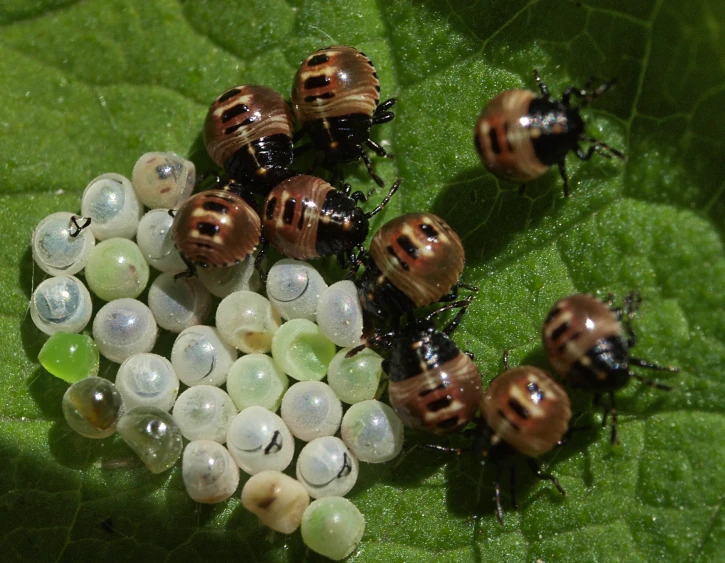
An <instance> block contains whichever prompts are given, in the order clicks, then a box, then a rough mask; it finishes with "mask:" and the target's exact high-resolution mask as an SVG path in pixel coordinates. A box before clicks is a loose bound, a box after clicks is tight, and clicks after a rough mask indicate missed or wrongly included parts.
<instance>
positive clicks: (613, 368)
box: [542, 294, 679, 443]
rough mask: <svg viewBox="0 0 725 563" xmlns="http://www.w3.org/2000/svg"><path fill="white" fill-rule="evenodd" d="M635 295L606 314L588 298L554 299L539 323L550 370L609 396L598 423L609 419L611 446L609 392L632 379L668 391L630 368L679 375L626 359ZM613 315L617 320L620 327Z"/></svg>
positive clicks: (597, 398)
mask: <svg viewBox="0 0 725 563" xmlns="http://www.w3.org/2000/svg"><path fill="white" fill-rule="evenodd" d="M639 302H640V300H639V297H638V296H636V295H630V296H627V298H626V299H625V307H624V311H621V310H612V309H611V307H609V306H608V305H607V304H606V303H603V302H602V301H600V300H599V299H596V298H595V297H592V296H591V295H585V294H578V295H572V296H570V297H565V298H563V299H560V300H559V301H558V302H557V303H556V304H555V305H554V306H553V307H552V308H551V311H549V314H548V315H547V317H546V320H545V321H544V326H543V331H542V332H543V340H544V348H545V349H546V355H547V356H548V358H549V362H550V363H551V365H552V367H553V368H554V370H556V372H557V373H558V374H559V375H560V376H561V377H563V378H564V379H565V380H566V381H568V382H569V383H570V384H571V385H572V386H574V387H581V388H584V389H589V390H591V391H593V392H594V393H595V403H596V404H599V401H600V398H601V395H603V394H607V395H609V406H608V407H606V408H605V410H604V418H603V420H602V425H605V424H606V421H607V416H608V415H611V416H612V433H611V442H612V443H615V442H616V440H617V409H616V404H615V401H614V393H615V391H617V390H618V389H621V388H622V387H624V386H625V385H627V383H629V380H630V379H631V378H632V377H634V378H636V379H638V380H640V381H641V382H643V383H645V384H647V385H649V386H650V387H654V388H656V389H662V390H663V391H670V390H671V387H669V386H667V385H663V384H661V383H657V382H655V381H652V380H650V379H647V378H645V377H643V376H641V375H639V374H638V373H636V372H634V371H632V369H631V367H632V366H639V367H643V368H648V369H655V370H661V371H671V372H677V371H679V370H678V369H677V368H674V367H666V366H660V365H658V364H654V363H652V362H648V361H646V360H640V359H637V358H633V357H632V356H630V355H629V351H630V349H631V348H632V347H633V346H634V345H635V342H636V339H635V335H634V331H633V330H632V318H633V316H634V314H635V312H636V311H637V309H638V307H639ZM618 317H622V318H623V320H624V322H623V323H621V322H620V319H619V318H618Z"/></svg>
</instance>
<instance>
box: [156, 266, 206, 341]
mask: <svg viewBox="0 0 725 563" xmlns="http://www.w3.org/2000/svg"><path fill="white" fill-rule="evenodd" d="M148 304H149V309H151V312H152V313H153V314H154V318H155V319H156V323H157V324H158V325H159V326H160V327H161V328H164V329H166V330H168V331H169V332H175V333H177V334H178V333H179V332H181V331H182V330H184V329H186V328H189V327H190V326H194V325H200V324H203V323H204V321H206V319H207V317H208V316H209V313H210V312H211V295H209V292H208V291H207V289H206V288H205V287H204V285H203V284H202V283H201V282H200V281H199V280H198V278H196V277H188V276H187V277H181V278H178V279H177V278H176V277H175V275H174V274H173V273H172V272H164V273H163V274H161V275H160V276H159V277H158V278H156V279H155V280H154V281H153V283H152V284H151V287H149V295H148Z"/></svg>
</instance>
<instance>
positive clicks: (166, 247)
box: [136, 209, 201, 274]
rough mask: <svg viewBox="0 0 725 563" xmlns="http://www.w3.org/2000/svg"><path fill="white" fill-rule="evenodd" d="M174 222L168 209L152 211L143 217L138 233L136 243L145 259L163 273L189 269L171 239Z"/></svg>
mask: <svg viewBox="0 0 725 563" xmlns="http://www.w3.org/2000/svg"><path fill="white" fill-rule="evenodd" d="M173 222H174V218H173V217H172V216H171V215H169V210H168V209H152V210H151V211H149V212H148V213H146V214H145V215H144V216H143V217H141V222H140V223H139V224H138V230H137V232H136V243H137V244H138V247H139V248H140V249H141V252H142V254H143V255H144V258H146V261H147V262H148V263H149V265H150V266H151V267H153V268H156V269H157V270H159V271H161V272H174V273H178V272H183V271H184V270H186V269H187V268H186V264H184V261H183V260H182V259H181V255H180V254H179V251H178V250H176V247H175V246H174V241H173V239H172V238H171V225H172V224H173ZM199 274H201V272H199Z"/></svg>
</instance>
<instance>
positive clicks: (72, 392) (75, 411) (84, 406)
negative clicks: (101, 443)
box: [62, 377, 123, 438]
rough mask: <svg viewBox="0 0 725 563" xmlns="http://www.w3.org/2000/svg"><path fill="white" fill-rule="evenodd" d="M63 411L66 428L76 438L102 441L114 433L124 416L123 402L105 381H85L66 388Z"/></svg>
mask: <svg viewBox="0 0 725 563" xmlns="http://www.w3.org/2000/svg"><path fill="white" fill-rule="evenodd" d="M62 407H63V416H65V419H66V421H67V422H68V425H69V426H70V427H71V428H72V429H73V430H75V431H76V432H78V434H81V435H82V436H85V437H87V438H105V437H106V436H110V435H111V434H113V433H114V432H115V431H116V423H117V422H118V419H119V417H120V416H121V415H122V413H123V398H122V397H121V394H120V393H119V392H118V390H117V389H116V386H115V385H114V384H113V383H111V382H110V381H108V380H107V379H103V378H102V377H86V378H85V379H82V380H81V381H78V382H76V383H74V384H73V385H71V386H70V387H68V389H67V390H66V392H65V394H64V395H63V402H62Z"/></svg>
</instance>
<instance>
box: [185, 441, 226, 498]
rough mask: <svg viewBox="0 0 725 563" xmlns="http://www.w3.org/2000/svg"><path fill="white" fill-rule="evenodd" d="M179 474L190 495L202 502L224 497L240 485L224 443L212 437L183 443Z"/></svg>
mask: <svg viewBox="0 0 725 563" xmlns="http://www.w3.org/2000/svg"><path fill="white" fill-rule="evenodd" d="M181 475H182V477H183V479H184V486H185V487H186V492H187V493H188V494H189V496H190V497H191V498H192V499H194V500H195V501H196V502H201V503H204V504H215V503H217V502H223V501H225V500H227V499H228V498H229V497H230V496H232V495H233V494H234V491H236V490H237V486H238V485H239V467H237V464H236V463H234V459H233V458H232V456H231V455H230V454H229V452H228V451H227V449H226V448H225V447H224V446H222V445H221V444H219V443H217V442H212V441H211V440H194V441H193V442H189V443H188V444H187V445H186V448H184V454H183V455H182V457H181Z"/></svg>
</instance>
